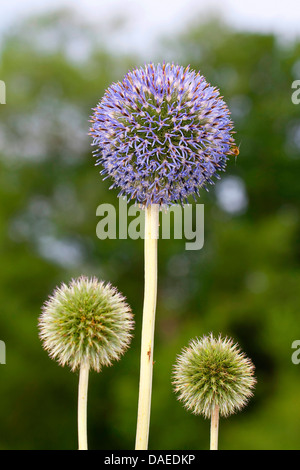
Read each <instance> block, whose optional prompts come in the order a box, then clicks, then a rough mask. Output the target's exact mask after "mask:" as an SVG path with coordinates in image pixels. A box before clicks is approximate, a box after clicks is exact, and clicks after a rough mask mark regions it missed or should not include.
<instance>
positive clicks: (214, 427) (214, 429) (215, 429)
mask: <svg viewBox="0 0 300 470" xmlns="http://www.w3.org/2000/svg"><path fill="white" fill-rule="evenodd" d="M218 434H219V406H218V405H214V406H213V409H212V412H211V422H210V450H218Z"/></svg>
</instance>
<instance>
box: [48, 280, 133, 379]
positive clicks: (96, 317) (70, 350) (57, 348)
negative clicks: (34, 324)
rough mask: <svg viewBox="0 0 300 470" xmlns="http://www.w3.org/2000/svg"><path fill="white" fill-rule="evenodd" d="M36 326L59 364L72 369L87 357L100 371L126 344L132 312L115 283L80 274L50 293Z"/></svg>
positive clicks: (120, 352)
mask: <svg viewBox="0 0 300 470" xmlns="http://www.w3.org/2000/svg"><path fill="white" fill-rule="evenodd" d="M39 329H40V338H41V340H42V341H43V345H44V348H45V349H46V350H47V351H48V353H49V355H50V357H51V358H53V359H57V360H58V362H59V363H60V364H61V365H62V366H64V365H69V366H70V367H71V369H72V370H75V369H77V368H78V367H79V366H80V364H81V363H82V362H84V361H88V363H89V365H90V368H92V369H94V370H96V371H97V372H99V371H100V369H101V368H102V366H104V365H106V366H108V365H111V363H112V361H114V360H118V359H119V358H120V356H121V355H122V354H123V353H124V352H125V350H126V349H127V347H128V346H129V343H130V340H131V336H132V335H131V333H130V332H131V330H132V329H133V315H132V313H131V309H130V307H129V306H128V305H127V303H126V301H125V298H124V297H123V296H122V295H121V294H120V293H119V292H118V291H117V289H116V288H115V287H113V286H111V285H110V284H105V283H104V282H102V281H101V282H99V281H98V280H97V279H96V278H92V279H88V278H86V277H84V276H82V277H80V278H78V279H73V280H72V281H71V283H70V284H69V285H66V284H62V285H61V286H60V287H58V288H57V289H56V290H55V291H54V293H53V294H52V296H50V297H49V299H48V300H47V301H46V302H45V304H44V305H43V307H42V313H41V315H40V318H39Z"/></svg>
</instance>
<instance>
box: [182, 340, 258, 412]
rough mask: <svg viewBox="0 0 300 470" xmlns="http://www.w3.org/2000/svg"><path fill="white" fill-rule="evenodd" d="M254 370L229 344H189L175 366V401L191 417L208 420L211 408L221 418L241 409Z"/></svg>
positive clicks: (249, 361) (233, 346)
mask: <svg viewBox="0 0 300 470" xmlns="http://www.w3.org/2000/svg"><path fill="white" fill-rule="evenodd" d="M253 373H254V366H253V364H252V362H251V360H250V359H248V358H247V357H246V356H245V355H244V354H243V353H242V352H241V351H240V350H239V348H238V346H237V345H236V344H234V343H233V342H232V340H230V339H228V338H225V339H222V338H221V336H219V337H218V338H217V339H216V338H214V337H213V335H212V334H211V335H210V336H204V337H203V338H201V339H195V340H192V341H191V342H190V344H189V346H188V347H187V348H185V349H184V350H183V351H182V353H181V355H180V356H178V358H177V362H176V364H175V366H174V381H173V385H174V388H175V391H176V392H178V393H179V395H178V399H179V400H181V401H182V402H183V404H184V406H185V407H186V408H187V409H188V410H190V411H192V412H193V413H194V414H197V415H198V414H202V415H203V416H204V417H205V418H210V417H211V414H212V411H213V408H214V406H216V405H217V406H218V408H219V411H220V415H222V416H229V415H230V414H232V413H234V412H236V411H238V410H240V409H241V408H243V407H244V406H245V405H246V404H247V402H248V399H249V398H250V397H251V396H252V389H253V387H254V385H255V382H256V380H255V378H254V377H253Z"/></svg>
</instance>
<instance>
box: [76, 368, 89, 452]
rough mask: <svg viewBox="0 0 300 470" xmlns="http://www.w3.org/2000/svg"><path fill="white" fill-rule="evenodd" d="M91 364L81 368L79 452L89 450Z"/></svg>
mask: <svg viewBox="0 0 300 470" xmlns="http://www.w3.org/2000/svg"><path fill="white" fill-rule="evenodd" d="M89 368H90V367H89V362H88V361H84V362H82V364H81V366H80V371H79V385H78V450H87V448H88V443H87V395H88V381H89Z"/></svg>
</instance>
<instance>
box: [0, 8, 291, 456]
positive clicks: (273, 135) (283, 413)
mask: <svg viewBox="0 0 300 470" xmlns="http://www.w3.org/2000/svg"><path fill="white" fill-rule="evenodd" d="M216 32H217V34H216ZM98 33H99V32H98V31H97V32H95V31H94V30H93V28H92V27H91V26H90V25H88V24H84V23H83V22H81V21H80V20H79V19H78V18H77V17H75V16H74V15H73V14H71V13H70V12H69V11H63V12H58V13H55V14H52V15H48V16H46V17H41V18H34V19H31V20H29V21H26V22H25V23H24V24H22V25H19V26H18V27H16V28H15V29H14V31H11V32H10V33H9V34H8V35H6V37H5V38H4V41H3V44H2V48H1V70H0V73H1V76H0V78H1V79H2V80H4V81H5V82H6V87H7V99H6V102H7V104H6V105H2V106H1V107H0V116H1V128H0V226H1V231H0V250H1V258H0V259H1V269H0V300H1V315H0V339H1V340H3V341H5V343H6V348H7V364H6V365H1V366H0V373H1V387H0V403H1V406H0V423H1V426H0V448H2V449H76V448H77V429H76V419H77V416H76V406H77V383H78V377H77V374H72V373H71V372H70V371H69V370H67V369H62V368H60V367H59V366H58V365H57V364H56V363H55V362H53V361H51V360H50V359H49V358H48V356H47V354H46V353H45V352H44V351H43V349H42V347H41V344H40V341H39V338H38V329H37V318H38V316H39V313H40V308H41V305H42V303H43V302H44V301H45V300H46V298H47V297H48V295H49V294H50V293H51V292H52V290H53V289H54V288H55V286H56V285H57V284H60V283H61V282H63V281H64V282H68V281H69V280H70V279H71V277H76V276H78V275H80V274H86V275H96V276H98V277H99V278H102V279H105V280H109V281H111V282H112V283H113V284H115V285H116V286H117V287H118V288H119V289H120V290H121V292H123V293H124V295H126V297H127V299H128V302H129V303H130V305H131V306H132V308H133V311H134V313H135V320H136V329H135V337H134V339H133V342H132V347H131V348H130V350H129V351H128V352H127V353H126V355H125V356H124V358H123V359H122V360H121V361H120V362H119V363H117V364H115V365H114V366H113V367H111V368H108V369H105V370H103V371H102V373H101V374H95V373H92V374H91V379H90V386H89V403H88V415H89V416H88V429H89V446H90V448H91V449H133V448H134V438H135V426H136V412H137V396H138V379H139V349H140V327H141V311H142V300H143V242H142V240H136V241H134V240H118V239H117V240H104V241H101V240H99V239H98V238H97V236H96V225H97V222H98V220H97V217H96V208H97V206H98V205H99V204H101V203H103V202H105V203H112V204H114V205H115V207H116V209H118V200H117V191H109V185H110V183H109V181H102V179H101V177H100V176H99V174H98V171H99V170H98V169H97V168H95V167H94V160H93V159H92V153H91V152H92V149H91V147H90V144H91V140H90V138H89V137H88V129H89V116H90V115H91V108H93V107H94V106H95V105H96V104H97V102H98V101H99V100H100V98H101V97H102V95H103V92H104V90H105V88H106V87H107V86H109V84H110V83H111V82H112V81H116V80H119V79H121V78H122V77H123V75H124V74H125V73H126V71H127V70H128V68H130V67H133V66H139V65H142V64H143V63H144V61H145V58H144V57H143V58H141V57H135V56H133V55H132V57H127V56H124V55H118V54H117V53H112V52H111V51H110V49H109V48H108V47H107V46H106V44H105V43H104V42H101V41H102V39H103V38H102V35H101V34H100V33H99V34H98ZM299 57H300V42H295V43H285V44H282V43H279V42H278V40H277V39H276V37H275V36H272V35H262V34H250V33H247V32H235V31H232V30H231V29H229V28H228V27H227V26H226V25H224V24H222V23H221V22H218V21H216V20H214V21H211V22H207V23H205V24H200V23H199V24H197V23H195V24H194V25H190V27H189V28H188V30H187V31H186V32H185V33H184V34H181V35H180V36H178V37H172V38H168V40H167V41H165V42H162V43H161V48H160V52H159V53H156V54H155V57H152V60H153V61H157V60H164V59H167V60H172V61H174V62H178V63H182V64H183V65H186V64H188V63H189V64H191V66H192V67H193V68H194V69H195V70H200V71H201V73H203V74H204V75H205V76H206V78H207V79H208V80H209V81H210V82H211V83H212V84H213V85H215V86H217V87H218V88H219V89H220V90H221V94H222V95H223V96H224V97H225V100H226V101H227V102H228V104H229V107H230V109H231V111H232V117H233V120H234V122H235V125H236V131H237V143H238V145H240V156H239V157H238V158H237V160H236V162H235V160H234V158H232V159H231V160H230V162H229V164H228V168H227V172H226V174H224V175H223V177H222V180H221V181H220V182H219V183H218V184H217V185H216V186H214V187H212V189H211V191H210V192H209V193H207V194H206V193H205V194H203V196H202V198H201V200H199V201H198V202H200V203H203V204H205V244H204V247H203V249H202V250H200V251H188V250H185V240H174V239H171V240H160V242H159V291H158V310H157V322H156V339H155V341H156V343H155V353H154V356H155V357H154V359H155V367H154V384H153V406H152V421H151V432H150V443H149V445H150V448H151V449H207V448H208V445H209V423H208V421H205V420H203V419H202V418H201V417H196V416H193V415H191V414H190V413H188V412H186V411H185V410H184V409H183V408H182V406H181V404H180V403H179V402H178V401H177V400H176V397H175V395H174V393H173V392H172V386H171V373H172V365H173V364H174V361H175V358H176V355H177V354H178V353H179V352H180V350H181V348H183V347H184V346H186V345H187V343H188V342H189V340H190V339H191V338H194V337H196V336H201V335H203V334H208V333H209V332H211V331H212V332H214V334H216V335H217V334H218V333H222V334H223V335H229V336H231V337H233V338H234V339H235V340H236V341H237V342H238V343H239V344H240V346H241V348H242V349H243V350H244V351H245V352H246V353H247V355H248V356H250V357H251V358H252V360H253V362H254V364H255V366H256V376H257V380H258V383H257V387H256V391H255V396H254V398H253V399H252V400H251V402H250V403H249V406H248V407H247V409H245V410H244V411H243V412H242V413H240V414H239V415H236V416H233V417H231V418H229V419H227V420H222V421H221V424H220V448H221V449H298V448H299V435H300V404H299V400H298V395H299V387H300V369H299V367H300V365H299V366H297V365H295V364H293V363H292V361H291V354H292V352H293V350H292V349H291V345H292V342H293V341H294V340H296V339H300V326H299V318H298V317H299V286H300V273H299V263H300V243H299V242H300V220H299V199H300V185H299V174H300V158H299V157H300V105H299V106H296V105H294V104H293V103H292V101H291V93H292V90H291V84H292V82H293V80H295V79H299V78H300V60H299ZM147 60H148V58H147Z"/></svg>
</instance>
